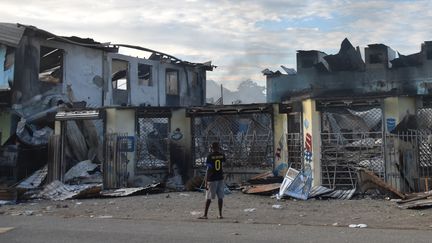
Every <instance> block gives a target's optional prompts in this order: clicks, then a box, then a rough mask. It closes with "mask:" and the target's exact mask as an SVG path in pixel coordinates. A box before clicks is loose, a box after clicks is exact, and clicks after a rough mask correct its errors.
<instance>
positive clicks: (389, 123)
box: [386, 118, 396, 132]
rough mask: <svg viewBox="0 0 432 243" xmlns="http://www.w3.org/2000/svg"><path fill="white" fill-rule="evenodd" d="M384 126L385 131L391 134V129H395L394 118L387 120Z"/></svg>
mask: <svg viewBox="0 0 432 243" xmlns="http://www.w3.org/2000/svg"><path fill="white" fill-rule="evenodd" d="M386 124H387V131H388V132H391V131H393V129H395V128H396V119H395V118H387V119H386Z"/></svg>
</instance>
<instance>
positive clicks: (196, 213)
mask: <svg viewBox="0 0 432 243" xmlns="http://www.w3.org/2000/svg"><path fill="white" fill-rule="evenodd" d="M190 214H192V215H193V216H197V215H201V212H199V211H192V212H190Z"/></svg>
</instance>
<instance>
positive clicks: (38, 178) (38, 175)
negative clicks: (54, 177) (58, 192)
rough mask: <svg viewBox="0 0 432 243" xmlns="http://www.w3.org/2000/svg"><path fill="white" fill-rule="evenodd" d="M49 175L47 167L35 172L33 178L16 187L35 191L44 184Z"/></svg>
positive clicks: (30, 177)
mask: <svg viewBox="0 0 432 243" xmlns="http://www.w3.org/2000/svg"><path fill="white" fill-rule="evenodd" d="M47 174H48V166H46V165H45V166H44V167H43V168H42V169H40V170H37V171H35V172H34V173H33V174H32V175H31V176H29V177H28V178H27V179H25V180H23V181H22V182H21V183H19V184H18V185H17V186H16V187H17V188H19V189H35V188H37V187H39V186H40V185H41V184H42V182H43V181H44V180H45V178H46V176H47Z"/></svg>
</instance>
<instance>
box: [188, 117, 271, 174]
mask: <svg viewBox="0 0 432 243" xmlns="http://www.w3.org/2000/svg"><path fill="white" fill-rule="evenodd" d="M213 142H219V143H220V144H221V147H222V149H223V152H224V153H225V155H226V156H227V162H226V164H225V166H224V167H225V168H227V169H229V168H241V169H243V170H245V169H247V168H272V165H273V161H272V158H273V152H274V149H273V126H272V116H271V114H268V113H252V114H237V115H209V116H201V117H194V118H193V150H194V162H195V163H194V165H195V166H196V167H200V166H204V165H205V160H206V156H207V155H208V153H209V147H210V145H211V143H213Z"/></svg>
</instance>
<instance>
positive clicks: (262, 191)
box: [242, 183, 281, 195]
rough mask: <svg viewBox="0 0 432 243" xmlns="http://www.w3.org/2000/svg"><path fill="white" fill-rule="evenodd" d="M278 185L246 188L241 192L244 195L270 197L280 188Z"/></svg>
mask: <svg viewBox="0 0 432 243" xmlns="http://www.w3.org/2000/svg"><path fill="white" fill-rule="evenodd" d="M280 186H281V184H280V183H272V184H263V185H251V186H246V187H245V188H244V189H243V190H242V192H243V193H246V194H259V195H272V194H274V193H275V192H277V191H278V190H279V188H280Z"/></svg>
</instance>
